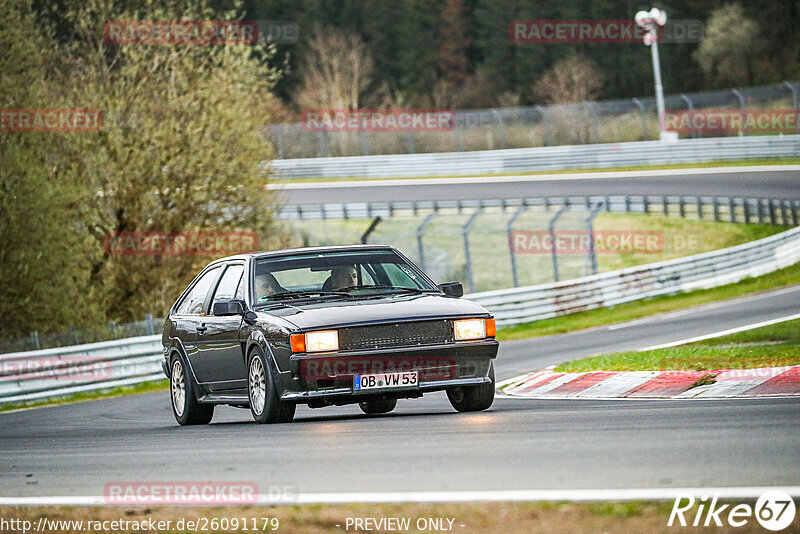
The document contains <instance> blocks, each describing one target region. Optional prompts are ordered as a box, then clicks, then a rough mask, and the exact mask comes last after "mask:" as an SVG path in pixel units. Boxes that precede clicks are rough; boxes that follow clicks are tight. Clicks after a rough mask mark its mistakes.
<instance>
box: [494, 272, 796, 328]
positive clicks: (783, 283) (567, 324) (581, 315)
mask: <svg viewBox="0 0 800 534" xmlns="http://www.w3.org/2000/svg"><path fill="white" fill-rule="evenodd" d="M795 284H800V263H796V264H794V265H792V266H790V267H786V268H785V269H781V270H779V271H775V272H773V273H769V274H766V275H763V276H759V277H757V278H746V279H744V280H741V281H739V282H737V283H735V284H728V285H725V286H720V287H715V288H712V289H701V290H697V291H691V292H688V293H681V294H678V295H672V296H661V297H655V298H651V299H645V300H641V301H636V302H629V303H627V304H620V305H619V306H614V307H612V308H600V309H596V310H588V311H584V312H578V313H573V314H571V315H564V316H561V317H554V318H552V319H542V320H540V321H534V322H531V323H524V324H519V325H514V326H505V327H499V328H498V329H497V338H498V339H499V340H501V341H504V340H510V339H524V338H529V337H538V336H547V335H552V334H563V333H565V332H572V331H575V330H584V329H586V328H593V327H599V326H606V325H609V324H613V323H619V322H624V321H629V320H632V319H639V318H641V317H646V316H648V315H654V314H657V313H664V312H669V311H674V310H679V309H683V308H688V307H690V306H698V305H700V304H706V303H708V302H714V301H718V300H724V299H729V298H734V297H739V296H742V295H747V294H749V293H756V292H759V291H767V290H770V289H778V288H781V287H787V286H791V285H795Z"/></svg>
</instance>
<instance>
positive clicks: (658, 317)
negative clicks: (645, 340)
mask: <svg viewBox="0 0 800 534" xmlns="http://www.w3.org/2000/svg"><path fill="white" fill-rule="evenodd" d="M785 293H800V286H791V287H786V288H783V289H779V290H777V291H769V292H766V293H757V294H755V295H744V296H741V297H733V298H730V299H725V300H720V301H716V302H711V303H708V304H700V305H698V306H692V307H691V308H684V309H682V310H676V311H671V312H664V313H657V314H655V315H649V316H647V317H642V318H641V319H632V320H630V321H625V322H623V323H616V324H612V325H609V326H608V327H607V329H608V330H619V329H621V328H627V327H629V326H637V325H640V324H645V323H649V322H653V321H659V322H660V321H662V320H664V319H673V318H675V317H681V316H683V315H690V314H692V313H697V312H701V311H708V310H713V309H714V308H721V307H725V306H730V305H732V304H742V303H744V302H750V301H753V300H759V299H764V298H772V297H777V296H778V295H783V294H785Z"/></svg>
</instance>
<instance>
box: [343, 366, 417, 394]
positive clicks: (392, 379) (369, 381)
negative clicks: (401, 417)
mask: <svg viewBox="0 0 800 534" xmlns="http://www.w3.org/2000/svg"><path fill="white" fill-rule="evenodd" d="M416 385H417V372H416V371H404V372H402V373H381V374H374V375H355V376H353V391H365V390H369V389H384V388H402V387H409V386H416Z"/></svg>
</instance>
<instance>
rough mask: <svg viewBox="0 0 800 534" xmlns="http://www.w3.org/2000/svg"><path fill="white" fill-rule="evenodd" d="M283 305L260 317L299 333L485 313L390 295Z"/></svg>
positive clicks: (457, 302) (433, 298)
mask: <svg viewBox="0 0 800 534" xmlns="http://www.w3.org/2000/svg"><path fill="white" fill-rule="evenodd" d="M285 304H286V306H285V307H276V308H271V309H269V310H261V311H260V313H268V314H270V315H272V316H275V317H280V318H282V319H283V320H285V321H289V322H290V323H292V324H293V325H294V326H296V327H297V328H299V329H302V330H308V329H314V328H338V327H342V326H353V325H358V324H370V323H382V322H387V321H418V320H424V319H440V318H447V317H464V316H480V315H486V314H488V313H489V312H488V311H487V310H486V308H484V307H483V306H480V305H478V304H475V303H474V302H471V301H469V300H464V299H458V298H452V297H444V296H440V295H399V296H398V295H393V296H391V297H388V296H387V297H383V298H379V299H354V300H342V301H339V300H337V301H322V302H319V301H318V302H310V303H308V304H296V303H288V302H287V303H285Z"/></svg>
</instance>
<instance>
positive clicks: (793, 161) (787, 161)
mask: <svg viewBox="0 0 800 534" xmlns="http://www.w3.org/2000/svg"><path fill="white" fill-rule="evenodd" d="M798 164H800V158H766V159H750V160H745V161H742V160H714V161H706V162H703V163H669V164H665V165H627V166H622V167H594V168H591V169H560V170H551V171H529V172H506V173H499V174H486V173H483V174H451V175H432V176H406V177H387V178H380V177H378V178H376V177H369V176H337V177H330V178H325V177H321V176H320V177H305V178H291V179H280V178H276V179H274V180H271V181H270V183H273V184H292V183H302V182H357V181H365V180H368V181H372V180H409V179H414V180H428V179H431V180H434V179H436V178H476V177H484V176H537V175H543V174H573V173H585V172H619V171H658V170H669V169H704V168H709V167H752V166H754V165H798Z"/></svg>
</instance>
